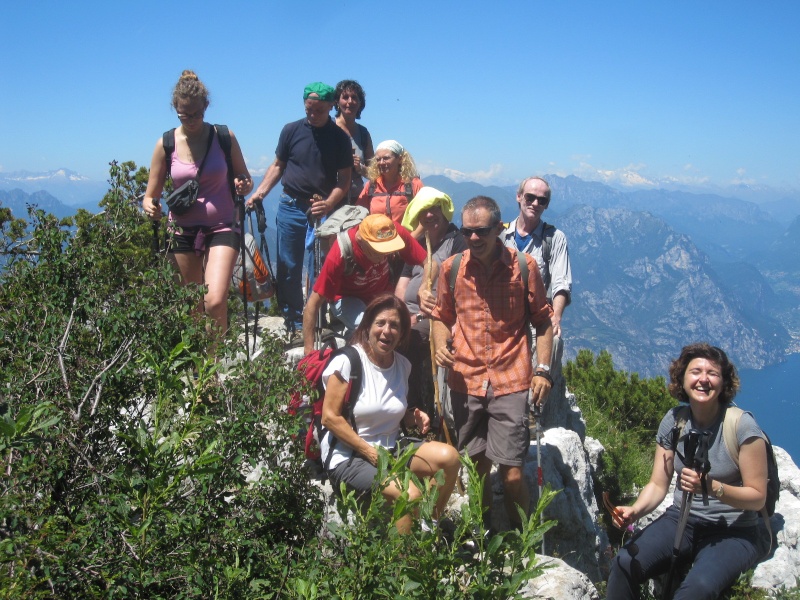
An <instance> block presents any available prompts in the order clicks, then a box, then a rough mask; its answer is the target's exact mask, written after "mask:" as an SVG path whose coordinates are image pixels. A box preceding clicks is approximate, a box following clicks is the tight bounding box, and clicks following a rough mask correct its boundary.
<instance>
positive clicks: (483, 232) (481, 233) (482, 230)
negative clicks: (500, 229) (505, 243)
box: [460, 225, 495, 239]
mask: <svg viewBox="0 0 800 600" xmlns="http://www.w3.org/2000/svg"><path fill="white" fill-rule="evenodd" d="M494 228H495V225H489V226H488V227H473V228H470V227H462V228H461V229H460V231H461V235H463V236H464V237H465V238H467V239H469V238H471V237H472V234H473V233H474V234H475V235H477V236H478V237H486V236H488V235H491V233H492V232H493V231H494Z"/></svg>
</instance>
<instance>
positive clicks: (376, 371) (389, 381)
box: [320, 344, 411, 469]
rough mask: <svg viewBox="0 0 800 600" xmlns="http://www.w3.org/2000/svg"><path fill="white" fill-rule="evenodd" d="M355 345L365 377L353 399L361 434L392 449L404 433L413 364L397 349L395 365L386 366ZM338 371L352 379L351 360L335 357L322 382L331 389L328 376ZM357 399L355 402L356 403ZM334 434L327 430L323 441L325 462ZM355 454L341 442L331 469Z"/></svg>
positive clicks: (341, 356)
mask: <svg viewBox="0 0 800 600" xmlns="http://www.w3.org/2000/svg"><path fill="white" fill-rule="evenodd" d="M354 348H355V349H356V350H357V351H358V355H359V356H360V357H361V365H362V372H363V376H362V378H361V393H360V394H359V396H358V399H357V400H354V399H352V398H351V400H350V403H351V406H352V407H353V416H354V417H355V422H356V427H357V428H358V435H360V436H361V437H362V438H363V439H364V441H365V442H367V443H368V444H372V445H373V446H383V447H384V448H391V447H393V446H394V445H395V444H396V443H397V437H398V434H399V432H400V421H401V420H402V419H403V417H404V416H405V412H406V409H407V408H408V400H407V396H408V376H409V374H410V373H411V363H410V362H408V359H407V358H406V357H404V356H402V355H400V354H398V353H397V352H395V353H394V361H393V363H392V366H391V367H387V368H386V369H382V368H380V367H378V366H377V365H375V364H373V363H372V361H370V360H369V359H368V358H367V354H366V352H364V349H363V348H362V347H361V346H360V345H359V344H356V345H355V346H354ZM336 372H338V373H339V374H340V375H341V376H342V378H343V379H344V380H345V381H350V361H348V360H347V356H345V355H344V354H340V355H339V356H336V357H334V358H333V359H332V360H331V362H330V363H329V364H328V366H327V368H326V369H325V371H323V373H322V385H323V387H325V389H327V387H328V379H329V378H330V377H331V376H332V375H333V374H334V373H336ZM353 402H355V404H353ZM331 439H332V435H331V433H330V432H329V431H327V430H326V431H325V435H324V436H323V438H322V442H321V443H320V450H321V452H322V460H323V463H324V462H325V460H326V459H327V457H328V452H329V450H330V442H331ZM352 454H353V449H352V448H351V447H350V446H348V445H347V444H345V443H343V442H341V441H339V442H337V443H336V444H335V446H334V448H333V455H332V456H331V461H330V466H329V467H328V468H329V469H333V468H334V467H336V465H338V464H340V463H342V462H344V461H346V460H347V459H349V458H350V456H352Z"/></svg>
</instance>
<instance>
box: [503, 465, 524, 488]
mask: <svg viewBox="0 0 800 600" xmlns="http://www.w3.org/2000/svg"><path fill="white" fill-rule="evenodd" d="M501 473H502V476H503V485H504V486H505V487H506V488H518V487H520V486H521V485H523V484H524V483H525V475H524V474H523V472H522V468H520V467H502V468H501Z"/></svg>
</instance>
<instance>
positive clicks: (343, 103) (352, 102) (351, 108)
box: [337, 89, 361, 119]
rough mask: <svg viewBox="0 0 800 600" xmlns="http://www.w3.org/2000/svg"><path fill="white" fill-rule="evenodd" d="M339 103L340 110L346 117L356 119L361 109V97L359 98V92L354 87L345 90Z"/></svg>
mask: <svg viewBox="0 0 800 600" xmlns="http://www.w3.org/2000/svg"><path fill="white" fill-rule="evenodd" d="M337 104H338V105H339V112H340V113H341V114H343V115H344V116H345V117H352V118H353V119H355V118H356V117H358V113H359V111H360V110H361V98H359V97H358V94H357V93H356V92H355V91H354V90H352V89H346V90H344V91H343V92H342V94H341V96H339V100H338V102H337Z"/></svg>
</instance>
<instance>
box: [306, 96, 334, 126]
mask: <svg viewBox="0 0 800 600" xmlns="http://www.w3.org/2000/svg"><path fill="white" fill-rule="evenodd" d="M305 107H306V118H307V119H308V122H309V124H311V126H312V127H323V126H324V125H325V124H326V123H327V122H328V118H329V115H330V112H331V109H332V108H333V102H326V101H325V100H316V99H314V98H307V99H306V101H305Z"/></svg>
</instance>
